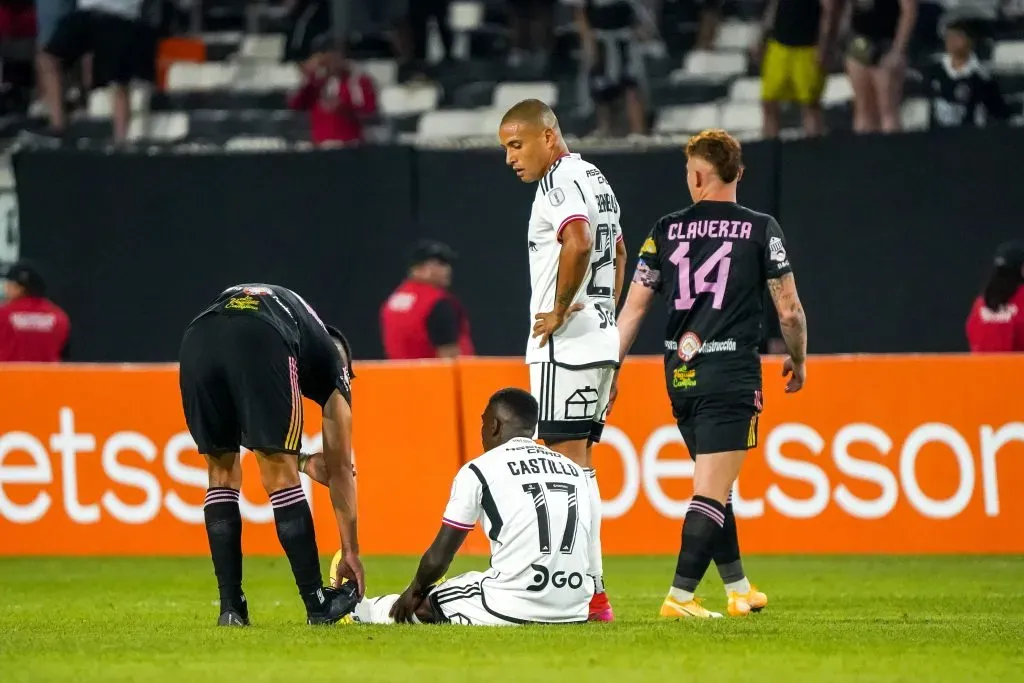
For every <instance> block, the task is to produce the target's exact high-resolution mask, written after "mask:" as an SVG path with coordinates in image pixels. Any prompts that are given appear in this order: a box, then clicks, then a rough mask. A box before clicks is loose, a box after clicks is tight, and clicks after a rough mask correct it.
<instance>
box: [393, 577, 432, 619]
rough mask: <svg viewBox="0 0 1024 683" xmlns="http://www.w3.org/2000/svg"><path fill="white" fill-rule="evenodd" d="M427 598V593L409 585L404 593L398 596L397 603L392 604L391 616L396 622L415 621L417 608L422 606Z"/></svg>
mask: <svg viewBox="0 0 1024 683" xmlns="http://www.w3.org/2000/svg"><path fill="white" fill-rule="evenodd" d="M425 598H426V596H425V595H422V594H421V593H420V592H419V591H417V590H414V589H413V587H412V586H409V587H408V588H406V589H405V592H404V593H402V594H401V595H399V596H398V600H397V601H395V604H394V605H392V606H391V618H392V619H394V620H395V623H396V624H411V623H413V620H412V618H413V615H415V614H416V610H418V609H419V608H420V605H422V604H423V600H424V599H425Z"/></svg>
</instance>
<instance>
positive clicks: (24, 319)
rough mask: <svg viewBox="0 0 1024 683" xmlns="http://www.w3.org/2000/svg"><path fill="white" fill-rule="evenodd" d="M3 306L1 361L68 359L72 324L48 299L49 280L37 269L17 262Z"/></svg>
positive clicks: (6, 283) (0, 314) (6, 282)
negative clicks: (47, 281) (45, 279)
mask: <svg viewBox="0 0 1024 683" xmlns="http://www.w3.org/2000/svg"><path fill="white" fill-rule="evenodd" d="M4 296H5V298H6V302H5V303H4V304H3V305H2V306H0V362H4V363H11V362H25V363H32V362H35V363H56V362H58V361H60V360H64V359H66V354H67V348H68V334H69V332H70V328H71V325H70V323H69V322H68V316H67V314H66V313H65V312H64V311H63V310H62V309H61V308H60V306H58V305H57V304H55V303H53V302H52V301H50V300H49V299H47V298H46V282H45V281H44V280H43V277H42V276H41V275H40V274H39V271H37V270H36V269H35V268H33V267H32V266H30V265H29V264H27V263H16V264H14V265H13V266H11V269H10V270H9V271H8V272H7V278H6V279H5V280H4Z"/></svg>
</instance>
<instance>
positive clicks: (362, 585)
mask: <svg viewBox="0 0 1024 683" xmlns="http://www.w3.org/2000/svg"><path fill="white" fill-rule="evenodd" d="M343 578H345V579H348V580H349V581H355V582H356V586H358V587H359V599H360V600H362V599H363V596H364V595H366V570H364V569H363V561H362V560H360V559H359V553H354V552H352V551H350V550H346V551H344V552H343V553H342V555H341V564H339V565H338V580H339V582H340V580H341V579H343Z"/></svg>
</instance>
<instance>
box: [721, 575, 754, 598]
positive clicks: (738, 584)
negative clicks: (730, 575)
mask: <svg viewBox="0 0 1024 683" xmlns="http://www.w3.org/2000/svg"><path fill="white" fill-rule="evenodd" d="M749 592H750V581H748V580H747V577H745V576H744V577H743V578H742V579H740V580H739V581H733V582H732V583H727V584H725V594H726V595H727V596H728V595H729V593H739V594H740V595H746V594H747V593H749Z"/></svg>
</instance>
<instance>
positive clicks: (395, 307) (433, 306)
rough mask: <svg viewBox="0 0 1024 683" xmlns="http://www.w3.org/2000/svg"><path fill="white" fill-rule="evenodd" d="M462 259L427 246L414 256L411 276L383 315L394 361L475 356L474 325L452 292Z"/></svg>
mask: <svg viewBox="0 0 1024 683" xmlns="http://www.w3.org/2000/svg"><path fill="white" fill-rule="evenodd" d="M455 259H456V254H455V252H454V251H452V249H451V248H450V247H449V246H448V245H446V244H442V243H441V242H433V241H430V240H424V241H422V242H420V243H418V244H417V245H416V248H415V250H414V251H413V257H412V266H411V267H410V268H409V276H408V278H407V279H406V280H405V282H403V283H402V284H400V285H399V286H398V289H396V290H395V291H394V292H392V293H391V296H389V297H388V298H387V301H385V302H384V305H383V306H381V309H380V329H381V335H382V336H383V338H384V353H385V355H386V356H387V358H389V359H391V360H412V359H417V358H455V357H456V356H471V355H473V353H474V351H473V341H472V339H471V338H470V334H469V319H468V318H467V317H466V313H465V311H464V310H463V308H462V304H461V303H459V300H458V299H456V298H455V296H453V295H452V294H451V293H450V292H449V291H448V288H449V287H450V286H451V283H452V263H453V262H454V261H455Z"/></svg>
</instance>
